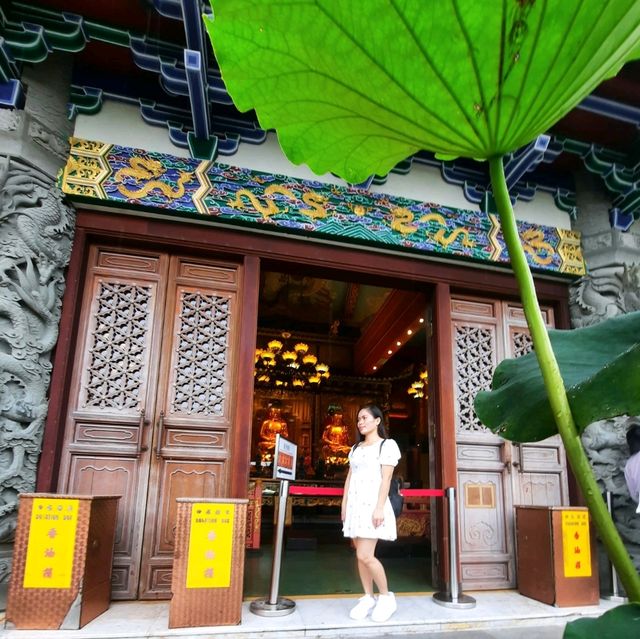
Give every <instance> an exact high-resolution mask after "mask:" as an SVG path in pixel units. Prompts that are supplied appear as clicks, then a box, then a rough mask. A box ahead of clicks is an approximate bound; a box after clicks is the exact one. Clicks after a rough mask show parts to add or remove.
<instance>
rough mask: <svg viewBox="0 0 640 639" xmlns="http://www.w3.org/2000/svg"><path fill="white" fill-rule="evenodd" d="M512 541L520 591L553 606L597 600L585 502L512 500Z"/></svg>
mask: <svg viewBox="0 0 640 639" xmlns="http://www.w3.org/2000/svg"><path fill="white" fill-rule="evenodd" d="M516 542H517V545H518V591H519V592H520V594H523V595H525V596H527V597H531V598H532V599H537V600H538V601H542V602H544V603H546V604H551V605H555V606H559V607H561V606H583V605H590V604H598V603H599V602H600V587H599V581H598V561H597V555H596V545H595V540H594V539H593V537H592V535H591V529H590V526H589V511H588V510H587V509H586V508H573V507H565V506H551V507H550V506H516Z"/></svg>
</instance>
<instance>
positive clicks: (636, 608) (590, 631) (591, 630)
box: [562, 603, 640, 639]
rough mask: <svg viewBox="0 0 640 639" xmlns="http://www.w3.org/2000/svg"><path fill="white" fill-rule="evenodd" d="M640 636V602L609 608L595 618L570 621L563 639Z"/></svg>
mask: <svg viewBox="0 0 640 639" xmlns="http://www.w3.org/2000/svg"><path fill="white" fill-rule="evenodd" d="M639 636H640V604H636V603H631V604H625V605H624V606H617V607H616V608H613V609H612V610H608V611H607V612H605V613H604V614H603V615H602V616H600V617H596V618H595V619H577V620H576V621H571V622H569V623H568V624H567V625H566V627H565V629H564V634H563V635H562V639H622V638H625V639H627V638H628V639H631V638H632V637H639Z"/></svg>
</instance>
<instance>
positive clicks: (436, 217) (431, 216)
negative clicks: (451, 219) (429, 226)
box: [419, 213, 476, 248]
mask: <svg viewBox="0 0 640 639" xmlns="http://www.w3.org/2000/svg"><path fill="white" fill-rule="evenodd" d="M419 221H420V222H432V221H433V222H438V223H439V224H441V225H442V226H443V228H441V229H438V230H437V231H436V232H435V233H434V235H433V239H434V240H435V241H436V242H437V243H438V244H440V245H441V246H444V248H447V246H449V244H451V243H452V242H455V241H456V239H457V238H458V237H459V236H461V235H462V236H463V237H462V246H465V247H467V248H473V247H474V246H475V245H476V243H475V242H474V241H473V240H472V239H471V236H470V235H469V231H468V230H467V229H466V228H464V227H459V228H457V229H453V231H451V232H450V233H449V234H448V235H447V231H448V229H447V228H446V224H447V221H446V220H445V218H444V216H443V215H440V213H428V214H427V215H423V216H422V217H421V218H420V220H419Z"/></svg>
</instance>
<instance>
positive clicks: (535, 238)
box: [520, 229, 555, 265]
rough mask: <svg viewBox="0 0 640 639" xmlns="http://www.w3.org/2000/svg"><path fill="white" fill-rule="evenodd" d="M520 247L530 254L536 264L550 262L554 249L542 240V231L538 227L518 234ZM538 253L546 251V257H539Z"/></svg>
mask: <svg viewBox="0 0 640 639" xmlns="http://www.w3.org/2000/svg"><path fill="white" fill-rule="evenodd" d="M520 239H521V241H522V248H523V249H524V250H525V251H526V252H527V253H529V255H531V259H532V260H533V261H534V262H535V263H536V264H542V265H546V264H551V262H552V261H553V255H554V253H555V250H554V248H553V246H551V244H549V242H545V241H544V233H543V232H542V231H540V230H538V229H527V230H526V231H524V232H523V233H522V234H521V235H520ZM540 253H546V255H547V256H546V257H540Z"/></svg>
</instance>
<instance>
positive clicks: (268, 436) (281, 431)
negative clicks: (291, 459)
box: [258, 402, 289, 462]
mask: <svg viewBox="0 0 640 639" xmlns="http://www.w3.org/2000/svg"><path fill="white" fill-rule="evenodd" d="M276 435H280V436H282V437H288V436H289V431H288V428H287V422H286V421H285V419H284V417H282V410H281V408H280V404H279V403H275V402H274V403H273V404H269V411H268V413H267V417H266V419H265V420H264V421H263V422H262V425H261V426H260V441H259V442H258V451H259V452H260V459H261V460H262V461H267V462H268V461H271V460H272V459H273V451H274V449H275V447H276Z"/></svg>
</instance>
